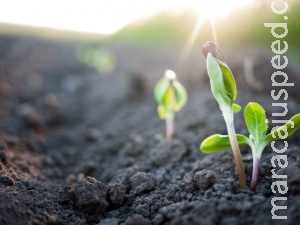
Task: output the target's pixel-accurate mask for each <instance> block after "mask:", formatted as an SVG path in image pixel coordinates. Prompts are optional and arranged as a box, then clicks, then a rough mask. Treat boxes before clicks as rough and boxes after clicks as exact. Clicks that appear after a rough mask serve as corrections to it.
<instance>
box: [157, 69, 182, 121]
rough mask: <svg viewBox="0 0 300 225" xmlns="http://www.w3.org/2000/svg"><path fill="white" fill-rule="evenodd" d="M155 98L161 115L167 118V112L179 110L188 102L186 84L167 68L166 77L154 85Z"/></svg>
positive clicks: (162, 117) (171, 112)
mask: <svg viewBox="0 0 300 225" xmlns="http://www.w3.org/2000/svg"><path fill="white" fill-rule="evenodd" d="M171 75H173V76H171ZM154 98H155V100H156V101H157V103H158V105H159V107H158V109H157V111H158V115H159V117H160V118H161V119H166V116H167V114H168V115H169V114H173V113H174V112H178V111H179V110H180V109H181V108H182V107H183V106H184V105H185V104H186V102H187V98H188V94H187V91H186V89H185V88H184V86H183V85H182V84H181V83H180V82H179V81H178V80H176V74H175V73H174V72H173V71H171V70H167V71H166V73H165V76H164V78H162V79H161V80H159V81H158V83H157V84H156V85H155V87H154Z"/></svg>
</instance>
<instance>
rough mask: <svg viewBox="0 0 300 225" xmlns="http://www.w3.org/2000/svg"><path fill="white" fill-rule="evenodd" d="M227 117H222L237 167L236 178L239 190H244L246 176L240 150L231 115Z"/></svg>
mask: <svg viewBox="0 0 300 225" xmlns="http://www.w3.org/2000/svg"><path fill="white" fill-rule="evenodd" d="M228 116H229V115H227V116H226V115H224V118H225V122H226V126H227V132H228V136H229V140H230V144H231V148H232V152H233V156H234V159H235V163H236V167H237V172H238V177H239V184H240V188H246V187H247V186H246V176H245V171H244V164H243V161H242V157H241V152H240V148H239V145H238V142H237V139H236V134H235V129H234V124H233V113H232V114H231V116H230V117H229V118H228Z"/></svg>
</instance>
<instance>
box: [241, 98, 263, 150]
mask: <svg viewBox="0 0 300 225" xmlns="http://www.w3.org/2000/svg"><path fill="white" fill-rule="evenodd" d="M244 118H245V122H246V125H247V128H248V131H249V133H250V137H251V135H252V138H253V140H252V141H253V142H254V144H255V145H259V144H260V143H261V142H262V141H263V140H264V138H265V136H266V132H267V129H268V124H267V123H266V121H267V119H266V113H265V110H264V109H263V107H262V106H261V105H259V104H258V103H255V102H250V103H249V104H248V105H247V106H246V107H245V110H244ZM252 138H250V139H252Z"/></svg>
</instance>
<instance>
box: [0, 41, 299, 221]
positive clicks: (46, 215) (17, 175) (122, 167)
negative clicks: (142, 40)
mask: <svg viewBox="0 0 300 225" xmlns="http://www.w3.org/2000/svg"><path fill="white" fill-rule="evenodd" d="M102 47H105V48H106V49H108V50H109V51H110V52H111V53H112V54H114V56H115V59H116V62H117V63H116V68H115V70H114V71H113V72H112V73H111V74H105V73H101V72H97V71H96V70H94V69H92V68H90V67H88V66H87V65H85V64H84V63H82V62H81V61H79V60H78V58H77V57H76V51H77V50H78V46H76V45H75V44H72V43H68V44H66V43H55V42H47V41H42V40H33V39H26V38H15V37H2V38H1V39H0V102H1V104H0V224H1V225H19V224H20V225H21V224H22V225H42V224H47V225H63V224H66V225H69V224H74V225H85V224H89V225H92V224H93V225H94V224H98V225H119V224H123V225H148V224H149V225H150V224H154V225H162V224H166V225H185V224H188V225H196V224H197V225H214V224H217V225H229V224H230V225H232V224H240V225H268V224H270V225H271V224H272V225H274V224H288V225H296V224H299V220H300V156H299V150H300V149H299V137H300V136H299V135H300V134H299V133H296V134H295V135H294V136H292V137H291V138H289V139H288V150H287V152H286V154H287V156H288V166H287V167H286V168H285V169H281V170H280V171H278V173H279V174H282V175H284V174H286V175H287V182H288V188H289V191H288V193H287V194H285V195H280V194H273V192H272V189H271V185H272V182H274V181H276V179H272V173H271V170H272V169H273V167H272V164H271V158H272V156H274V155H275V154H277V153H275V152H274V151H272V149H271V147H270V146H268V147H267V148H266V149H265V152H264V154H263V156H262V159H261V165H260V176H259V182H258V186H257V190H256V191H255V192H253V191H250V190H248V189H245V190H242V189H239V187H238V183H237V175H236V169H235V164H234V161H233V156H232V153H231V151H230V150H228V151H223V152H219V153H216V154H211V155H205V154H203V153H202V152H200V151H199V145H200V143H201V141H202V140H203V139H204V138H206V137H207V136H209V135H211V134H214V133H221V134H225V133H226V127H225V123H224V121H223V118H222V115H221V112H220V110H219V109H218V106H217V104H216V102H215V100H214V98H213V96H212V94H211V92H210V87H209V82H208V79H207V75H206V71H205V67H204V66H205V63H204V58H203V56H202V55H201V51H200V49H201V48H200V46H196V47H195V49H194V50H193V52H192V53H191V56H190V57H189V58H188V59H187V60H186V61H185V62H184V63H182V64H181V66H180V67H178V65H179V64H178V61H177V59H178V56H180V50H181V49H180V48H178V47H177V48H176V47H174V46H164V47H145V46H130V45H127V46H125V45H106V46H102ZM224 55H225V56H227V57H226V58H228V64H229V65H230V67H231V68H232V71H233V73H234V74H235V76H236V80H237V85H238V97H237V103H239V104H240V105H242V106H243V107H244V106H245V105H246V104H247V103H248V102H249V101H256V102H259V103H260V104H262V105H263V106H264V107H265V109H266V112H267V115H268V118H269V120H270V121H271V120H272V119H274V118H275V117H272V115H271V114H272V112H281V110H282V108H281V107H275V106H273V107H272V105H271V103H273V102H285V103H287V107H288V110H289V111H288V115H287V116H286V117H285V119H287V118H290V116H291V115H293V114H295V113H298V112H299V106H300V103H299V98H300V97H299V96H300V95H299V88H297V82H298V79H299V72H296V70H295V69H293V66H292V65H289V66H288V67H287V69H286V70H285V72H286V73H287V74H288V75H289V79H290V80H292V81H294V82H295V86H296V87H288V88H286V89H288V91H289V97H288V99H287V100H283V98H281V99H280V100H278V101H274V100H273V99H272V98H271V94H270V93H271V92H270V91H271V90H272V86H271V80H270V76H271V74H272V72H273V70H274V69H272V66H271V64H270V59H271V57H272V55H270V54H269V53H267V51H264V50H262V49H261V48H260V49H252V50H244V49H239V50H238V51H236V50H235V51H234V50H230V49H228V50H227V51H224ZM246 56H247V57H248V58H249V57H250V58H251V59H252V60H253V62H254V75H255V79H256V82H258V83H259V85H258V84H257V83H249V82H246V81H245V79H244V75H243V74H244V72H243V62H244V61H243V60H244V59H245V57H246ZM168 68H170V69H174V70H175V71H176V72H177V73H178V77H179V80H180V81H181V82H182V83H183V84H184V85H185V86H186V87H187V90H188V92H189V101H188V104H187V105H186V106H185V107H184V108H183V109H182V111H180V112H179V113H178V114H177V115H176V133H175V136H174V139H173V140H172V141H165V140H163V136H164V129H165V127H164V125H165V124H164V121H161V120H160V119H159V118H158V116H157V113H156V107H157V106H156V103H155V102H154V99H153V94H152V89H153V85H154V84H155V82H157V80H158V79H159V78H160V77H161V76H162V74H163V72H164V70H165V69H168ZM273 88H274V87H273ZM277 88H278V87H277ZM277 119H281V118H279V117H278V118H277ZM235 125H236V131H237V132H238V133H242V134H246V135H248V134H247V130H246V126H245V124H244V121H243V118H242V113H239V114H236V116H235ZM273 126H274V124H273V125H272V124H271V123H270V127H273ZM276 145H277V146H278V148H282V147H283V146H284V145H283V142H280V141H278V142H276ZM242 154H243V160H244V164H245V171H246V174H247V184H248V185H249V183H250V179H251V170H252V158H251V153H250V152H249V149H248V148H242ZM274 196H280V197H282V196H285V197H287V201H284V202H282V205H287V209H286V210H278V211H276V214H278V215H286V216H287V220H272V214H271V209H272V205H271V199H272V198H273V197H274ZM278 204H280V203H278Z"/></svg>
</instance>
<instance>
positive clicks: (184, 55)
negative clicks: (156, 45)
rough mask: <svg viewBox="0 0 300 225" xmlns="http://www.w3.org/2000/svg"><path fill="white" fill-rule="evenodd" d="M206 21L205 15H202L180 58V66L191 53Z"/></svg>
mask: <svg viewBox="0 0 300 225" xmlns="http://www.w3.org/2000/svg"><path fill="white" fill-rule="evenodd" d="M204 22H205V17H200V18H199V19H198V21H197V23H196V25H195V27H194V29H193V31H192V33H191V35H190V36H189V38H188V40H187V42H186V44H185V46H184V48H183V51H182V53H181V55H180V57H179V59H178V67H179V68H180V67H181V66H182V64H183V63H184V61H185V60H186V59H187V58H188V56H189V54H190V53H191V50H192V48H193V46H194V44H195V41H196V38H197V36H198V33H199V31H200V29H201V27H202V25H203V24H204Z"/></svg>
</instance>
